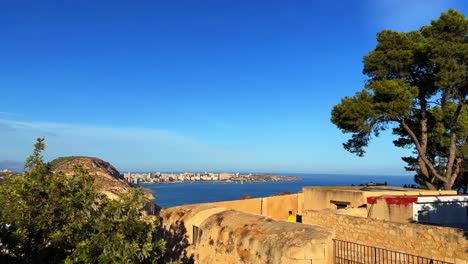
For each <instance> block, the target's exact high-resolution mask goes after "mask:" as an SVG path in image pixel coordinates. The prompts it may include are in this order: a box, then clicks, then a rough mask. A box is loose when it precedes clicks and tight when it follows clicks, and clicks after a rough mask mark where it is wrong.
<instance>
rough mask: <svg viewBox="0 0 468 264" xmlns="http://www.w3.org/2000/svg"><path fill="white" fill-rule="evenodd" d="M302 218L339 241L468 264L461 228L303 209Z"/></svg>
mask: <svg viewBox="0 0 468 264" xmlns="http://www.w3.org/2000/svg"><path fill="white" fill-rule="evenodd" d="M302 221H303V223H304V224H310V225H317V226H321V227H324V228H325V229H329V230H330V231H332V232H333V233H334V234H335V238H336V239H339V240H345V241H350V242H355V243H359V244H364V245H369V246H374V247H379V248H385V249H389V250H394V251H400V252H405V253H409V254H413V255H417V256H422V257H427V258H433V259H438V260H444V261H450V262H454V263H457V264H468V261H467V260H468V240H467V239H468V234H467V233H466V232H464V231H463V230H461V229H455V228H448V227H438V226H429V225H422V224H411V223H406V224H402V223H392V222H387V221H380V220H374V219H368V218H362V217H354V216H348V215H339V214H335V213H332V212H327V211H313V210H309V211H305V212H303V218H302Z"/></svg>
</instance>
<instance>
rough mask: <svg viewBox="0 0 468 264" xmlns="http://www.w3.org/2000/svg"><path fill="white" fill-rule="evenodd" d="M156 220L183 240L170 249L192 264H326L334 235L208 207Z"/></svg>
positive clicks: (173, 210) (169, 213) (190, 208)
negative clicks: (175, 250) (160, 220)
mask: <svg viewBox="0 0 468 264" xmlns="http://www.w3.org/2000/svg"><path fill="white" fill-rule="evenodd" d="M161 216H162V222H163V226H164V228H165V229H166V230H167V231H166V232H167V234H177V235H175V236H174V235H173V236H174V237H176V238H178V239H180V240H181V241H183V243H182V244H179V245H177V244H174V245H171V246H172V247H173V249H177V250H179V249H180V248H181V247H184V252H179V253H181V254H180V256H182V257H184V258H185V259H189V260H193V261H194V262H195V263H284V264H288V263H299V264H300V263H315V264H325V263H331V254H330V253H331V252H332V243H331V242H332V240H331V238H332V236H333V234H332V233H331V232H327V231H326V230H325V229H323V228H320V227H316V226H310V225H302V224H297V223H288V222H284V221H275V220H273V219H271V218H268V217H264V216H259V215H254V214H249V213H245V212H239V211H232V210H226V209H224V208H221V207H215V206H212V205H207V204H201V205H189V206H179V207H173V208H167V209H164V210H163V211H162V212H161ZM180 230H183V231H184V232H183V233H184V234H181V231H180ZM179 251H180V250H179ZM175 257H176V256H175Z"/></svg>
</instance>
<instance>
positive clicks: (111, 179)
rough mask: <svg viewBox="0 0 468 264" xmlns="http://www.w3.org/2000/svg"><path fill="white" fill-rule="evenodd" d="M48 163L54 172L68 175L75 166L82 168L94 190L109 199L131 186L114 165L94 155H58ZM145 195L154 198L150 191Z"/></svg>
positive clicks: (127, 190)
mask: <svg viewBox="0 0 468 264" xmlns="http://www.w3.org/2000/svg"><path fill="white" fill-rule="evenodd" d="M49 164H50V166H51V169H52V171H53V172H54V173H63V174H65V175H68V176H70V175H74V173H75V168H76V167H82V168H84V169H85V170H86V171H87V172H88V173H89V174H90V175H91V176H92V177H93V179H94V187H95V188H96V190H97V191H98V192H100V193H102V194H105V195H106V196H107V197H109V198H111V199H116V198H118V197H120V196H122V195H123V194H127V193H128V192H129V190H130V188H131V187H132V186H131V185H130V184H129V183H128V182H127V181H125V179H124V178H123V177H122V175H121V174H120V173H119V171H117V169H116V168H115V167H114V166H112V165H111V164H110V163H109V162H106V161H103V160H101V159H98V158H95V157H85V156H69V157H60V158H57V159H55V160H52V161H51V162H49ZM145 197H146V198H147V199H149V200H154V197H153V195H152V194H151V193H150V192H145Z"/></svg>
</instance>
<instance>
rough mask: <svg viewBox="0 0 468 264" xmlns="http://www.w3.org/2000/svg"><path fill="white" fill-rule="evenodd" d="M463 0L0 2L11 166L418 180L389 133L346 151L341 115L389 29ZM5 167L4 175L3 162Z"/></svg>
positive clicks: (2, 123) (405, 27)
mask: <svg viewBox="0 0 468 264" xmlns="http://www.w3.org/2000/svg"><path fill="white" fill-rule="evenodd" d="M451 7H452V8H455V9H457V10H459V11H460V12H462V13H463V14H465V15H467V14H468V7H467V5H466V4H465V5H463V3H462V2H461V1H420V0H418V1H411V3H407V2H405V1H386V0H385V1H370V0H366V1H359V2H358V1H352V2H346V3H343V2H342V1H327V2H318V3H317V2H315V3H309V2H307V1H297V2H293V3H288V4H287V5H286V4H284V3H281V2H276V1H271V2H268V4H266V2H261V1H251V2H248V3H238V2H235V1H171V2H170V3H163V2H153V1H142V2H139V3H138V4H135V3H132V2H122V3H113V2H100V3H94V2H91V1H80V2H68V3H56V2H52V1H40V2H33V1H31V2H30V3H28V5H27V6H26V5H24V3H23V4H21V3H16V2H2V3H0V19H2V25H3V29H2V35H3V38H4V39H6V40H8V41H2V42H0V56H1V57H2V61H3V63H2V64H0V87H1V89H0V91H1V93H2V99H3V100H2V104H1V105H0V138H1V140H0V161H3V160H14V161H23V160H24V159H25V157H26V156H28V155H29V154H30V152H31V151H32V146H33V144H34V141H35V139H36V138H37V137H45V138H46V142H47V144H48V147H47V149H46V151H45V153H44V154H45V158H46V159H47V160H51V159H54V158H57V157H60V156H77V155H83V156H93V157H98V158H101V159H103V160H106V161H108V162H110V163H111V164H113V165H114V166H115V167H117V169H118V170H119V171H120V172H122V173H123V172H127V171H166V172H167V171H217V172H220V171H239V172H249V171H251V172H280V173H326V174H386V175H401V174H413V173H412V172H410V173H408V172H405V170H404V166H405V163H404V162H403V161H401V157H402V156H404V155H406V154H408V153H409V152H410V150H404V149H399V148H396V147H394V146H393V144H392V143H391V139H392V138H393V136H392V135H391V133H389V132H386V133H383V134H382V135H381V136H380V137H379V138H376V139H373V140H372V143H371V144H370V146H369V148H368V149H367V153H366V155H365V157H363V158H359V157H356V156H354V155H353V154H351V153H348V152H347V151H345V150H344V149H343V147H342V143H343V142H344V141H345V140H346V139H347V138H348V137H349V135H344V134H342V133H341V132H340V131H339V129H338V128H336V127H335V126H334V125H333V124H331V122H330V111H331V108H332V107H333V105H335V104H338V103H339V102H340V100H341V98H343V97H344V96H352V95H354V93H355V92H357V91H359V90H360V89H361V88H362V86H363V85H364V81H365V80H366V77H365V76H364V75H363V74H362V57H363V56H364V55H366V54H367V53H368V52H370V51H371V50H372V49H373V48H374V47H375V44H376V41H375V35H376V33H377V32H379V31H380V30H383V29H392V30H397V31H409V30H416V29H418V28H419V27H420V26H422V25H425V24H428V23H430V21H431V20H432V19H436V18H438V17H439V15H440V13H441V12H445V11H447V10H448V9H449V8H451ZM0 169H1V168H0Z"/></svg>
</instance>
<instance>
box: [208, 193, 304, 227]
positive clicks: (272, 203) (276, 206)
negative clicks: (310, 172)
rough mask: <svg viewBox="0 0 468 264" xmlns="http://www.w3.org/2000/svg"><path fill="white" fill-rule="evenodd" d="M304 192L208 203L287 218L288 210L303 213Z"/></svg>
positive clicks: (275, 217)
mask: <svg viewBox="0 0 468 264" xmlns="http://www.w3.org/2000/svg"><path fill="white" fill-rule="evenodd" d="M302 202H303V194H302V193H295V194H289V195H278V196H270V197H264V198H252V199H244V200H234V201H222V202H214V203H207V204H211V205H215V206H221V207H224V208H226V209H229V210H236V211H241V212H246V213H251V214H257V215H264V216H269V217H271V218H273V219H275V220H286V219H287V218H288V214H289V213H288V212H289V211H292V212H293V213H294V214H302V208H303V204H302Z"/></svg>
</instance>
